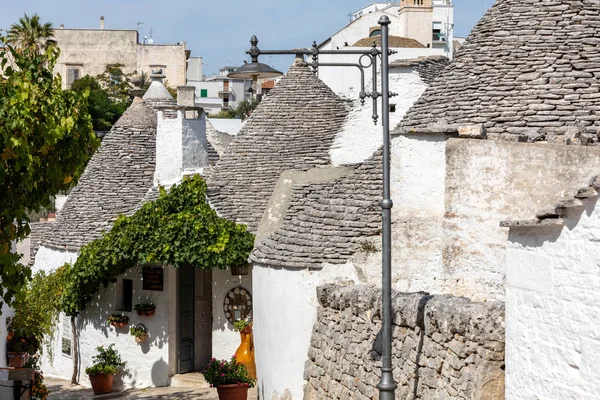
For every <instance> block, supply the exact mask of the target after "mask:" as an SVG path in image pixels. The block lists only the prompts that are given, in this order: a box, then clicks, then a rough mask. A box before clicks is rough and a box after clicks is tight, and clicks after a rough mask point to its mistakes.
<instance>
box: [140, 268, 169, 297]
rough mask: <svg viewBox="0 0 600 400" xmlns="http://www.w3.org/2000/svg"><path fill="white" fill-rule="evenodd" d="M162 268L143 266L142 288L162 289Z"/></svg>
mask: <svg viewBox="0 0 600 400" xmlns="http://www.w3.org/2000/svg"><path fill="white" fill-rule="evenodd" d="M163 273H164V269H162V268H148V267H146V268H143V269H142V279H143V281H144V286H143V288H144V290H158V291H161V292H162V290H163V282H164V275H163Z"/></svg>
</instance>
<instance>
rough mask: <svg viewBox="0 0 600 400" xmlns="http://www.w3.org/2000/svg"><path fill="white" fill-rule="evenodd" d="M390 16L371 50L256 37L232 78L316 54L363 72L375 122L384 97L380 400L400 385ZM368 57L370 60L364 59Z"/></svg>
mask: <svg viewBox="0 0 600 400" xmlns="http://www.w3.org/2000/svg"><path fill="white" fill-rule="evenodd" d="M390 23H391V22H390V19H389V18H388V17H387V16H385V15H384V16H382V17H381V18H380V19H379V25H380V27H381V50H380V49H378V48H377V47H376V45H375V43H373V47H372V48H370V49H369V50H357V49H349V50H319V49H318V48H317V44H316V42H314V43H313V45H312V48H311V49H306V48H305V49H294V50H260V49H259V48H258V47H257V45H258V39H257V38H256V36H252V38H251V39H250V44H251V45H252V47H251V48H250V50H248V51H246V53H247V54H249V55H250V57H251V59H252V61H251V62H250V63H246V64H244V65H242V66H241V67H240V68H238V69H236V70H235V71H234V72H232V73H230V74H229V75H228V77H230V78H235V79H252V81H253V82H254V83H256V82H257V80H258V79H259V78H273V77H276V76H280V75H283V74H282V73H281V72H279V71H277V70H275V69H273V68H271V67H270V66H268V65H266V64H262V63H259V62H258V57H259V56H260V55H261V54H270V55H279V54H287V55H293V54H296V55H308V56H312V62H310V63H308V62H305V65H307V66H311V67H312V68H313V69H314V70H315V71H316V70H317V69H318V67H356V68H358V69H359V70H360V72H361V91H360V93H359V97H360V100H361V102H363V103H364V101H365V98H367V97H370V98H371V99H372V100H373V121H374V122H375V123H377V120H378V118H379V116H378V114H377V100H378V98H379V97H381V106H382V125H383V199H382V200H381V215H382V325H383V326H382V333H383V335H382V337H383V351H382V357H381V379H380V381H379V383H378V384H377V388H378V389H379V400H394V398H395V395H394V391H395V389H396V387H397V385H396V383H394V376H393V374H392V371H393V368H392V272H391V270H392V267H391V262H392V243H391V242H392V218H391V214H392V205H393V204H392V200H391V199H390V119H389V99H390V97H392V96H396V94H395V93H391V92H390V91H389V75H388V74H389V62H388V57H389V55H391V54H394V53H395V51H393V50H389V47H388V38H389V29H388V26H389V25H390ZM319 54H355V55H360V56H361V57H360V59H359V62H358V63H355V64H351V63H320V62H319ZM378 57H381V92H379V91H377V58H378ZM365 58H366V60H367V62H364V59H365ZM369 67H372V76H373V88H372V91H371V92H370V93H366V92H365V77H364V75H365V71H364V70H365V69H366V68H369Z"/></svg>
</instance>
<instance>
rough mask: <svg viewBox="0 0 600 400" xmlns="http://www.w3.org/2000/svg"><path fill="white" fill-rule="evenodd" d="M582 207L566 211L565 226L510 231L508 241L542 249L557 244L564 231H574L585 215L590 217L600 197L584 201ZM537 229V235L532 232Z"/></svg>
mask: <svg viewBox="0 0 600 400" xmlns="http://www.w3.org/2000/svg"><path fill="white" fill-rule="evenodd" d="M582 203H583V205H582V206H580V207H569V208H567V209H566V215H565V216H563V217H562V220H563V221H564V226H561V225H549V226H544V227H542V226H535V227H531V228H520V229H510V230H509V232H508V241H509V242H511V243H526V244H527V246H531V247H541V246H542V245H543V244H544V243H546V242H552V243H554V242H556V241H557V240H558V238H559V237H560V236H561V234H562V232H563V229H565V228H566V229H568V230H570V231H571V230H573V229H575V227H576V226H577V225H578V224H579V221H580V220H581V217H582V216H583V213H584V212H585V214H586V215H587V216H588V217H590V216H591V215H592V213H593V212H594V209H595V208H596V204H597V203H598V197H589V198H587V199H583V200H582ZM532 229H535V235H532V234H531V230H532Z"/></svg>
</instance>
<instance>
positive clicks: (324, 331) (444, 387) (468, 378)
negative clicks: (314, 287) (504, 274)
mask: <svg viewBox="0 0 600 400" xmlns="http://www.w3.org/2000/svg"><path fill="white" fill-rule="evenodd" d="M380 293H381V292H380V291H379V290H377V289H375V288H373V287H369V286H358V285H356V286H349V287H341V286H336V285H325V286H322V287H320V288H318V298H319V303H320V306H319V309H318V317H317V322H316V324H315V325H314V329H313V335H312V339H311V345H310V349H309V352H308V357H309V359H308V360H307V362H306V366H305V371H304V379H306V380H307V383H306V385H305V390H304V398H305V399H377V397H378V391H377V389H376V385H377V383H378V382H379V376H380V368H381V345H382V344H381V341H382V339H381V332H380V330H381V317H380V315H381V312H380V310H381V301H380ZM392 307H393V309H394V319H393V348H392V363H393V367H394V381H395V382H396V383H397V384H398V388H397V390H396V399H402V400H404V399H478V400H492V399H493V400H499V399H504V303H501V302H490V303H475V302H471V301H470V300H468V299H465V298H462V297H452V296H445V295H434V296H432V295H429V294H427V293H423V292H420V293H410V294H407V293H399V292H393V300H392Z"/></svg>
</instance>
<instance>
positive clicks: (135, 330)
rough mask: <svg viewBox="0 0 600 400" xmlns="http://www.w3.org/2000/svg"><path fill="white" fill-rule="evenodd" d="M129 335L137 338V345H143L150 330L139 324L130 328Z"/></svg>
mask: <svg viewBox="0 0 600 400" xmlns="http://www.w3.org/2000/svg"><path fill="white" fill-rule="evenodd" d="M129 334H130V335H131V336H135V341H136V342H137V343H143V342H145V341H146V339H148V330H147V329H146V326H145V325H144V324H137V325H136V326H132V327H131V328H129Z"/></svg>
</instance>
